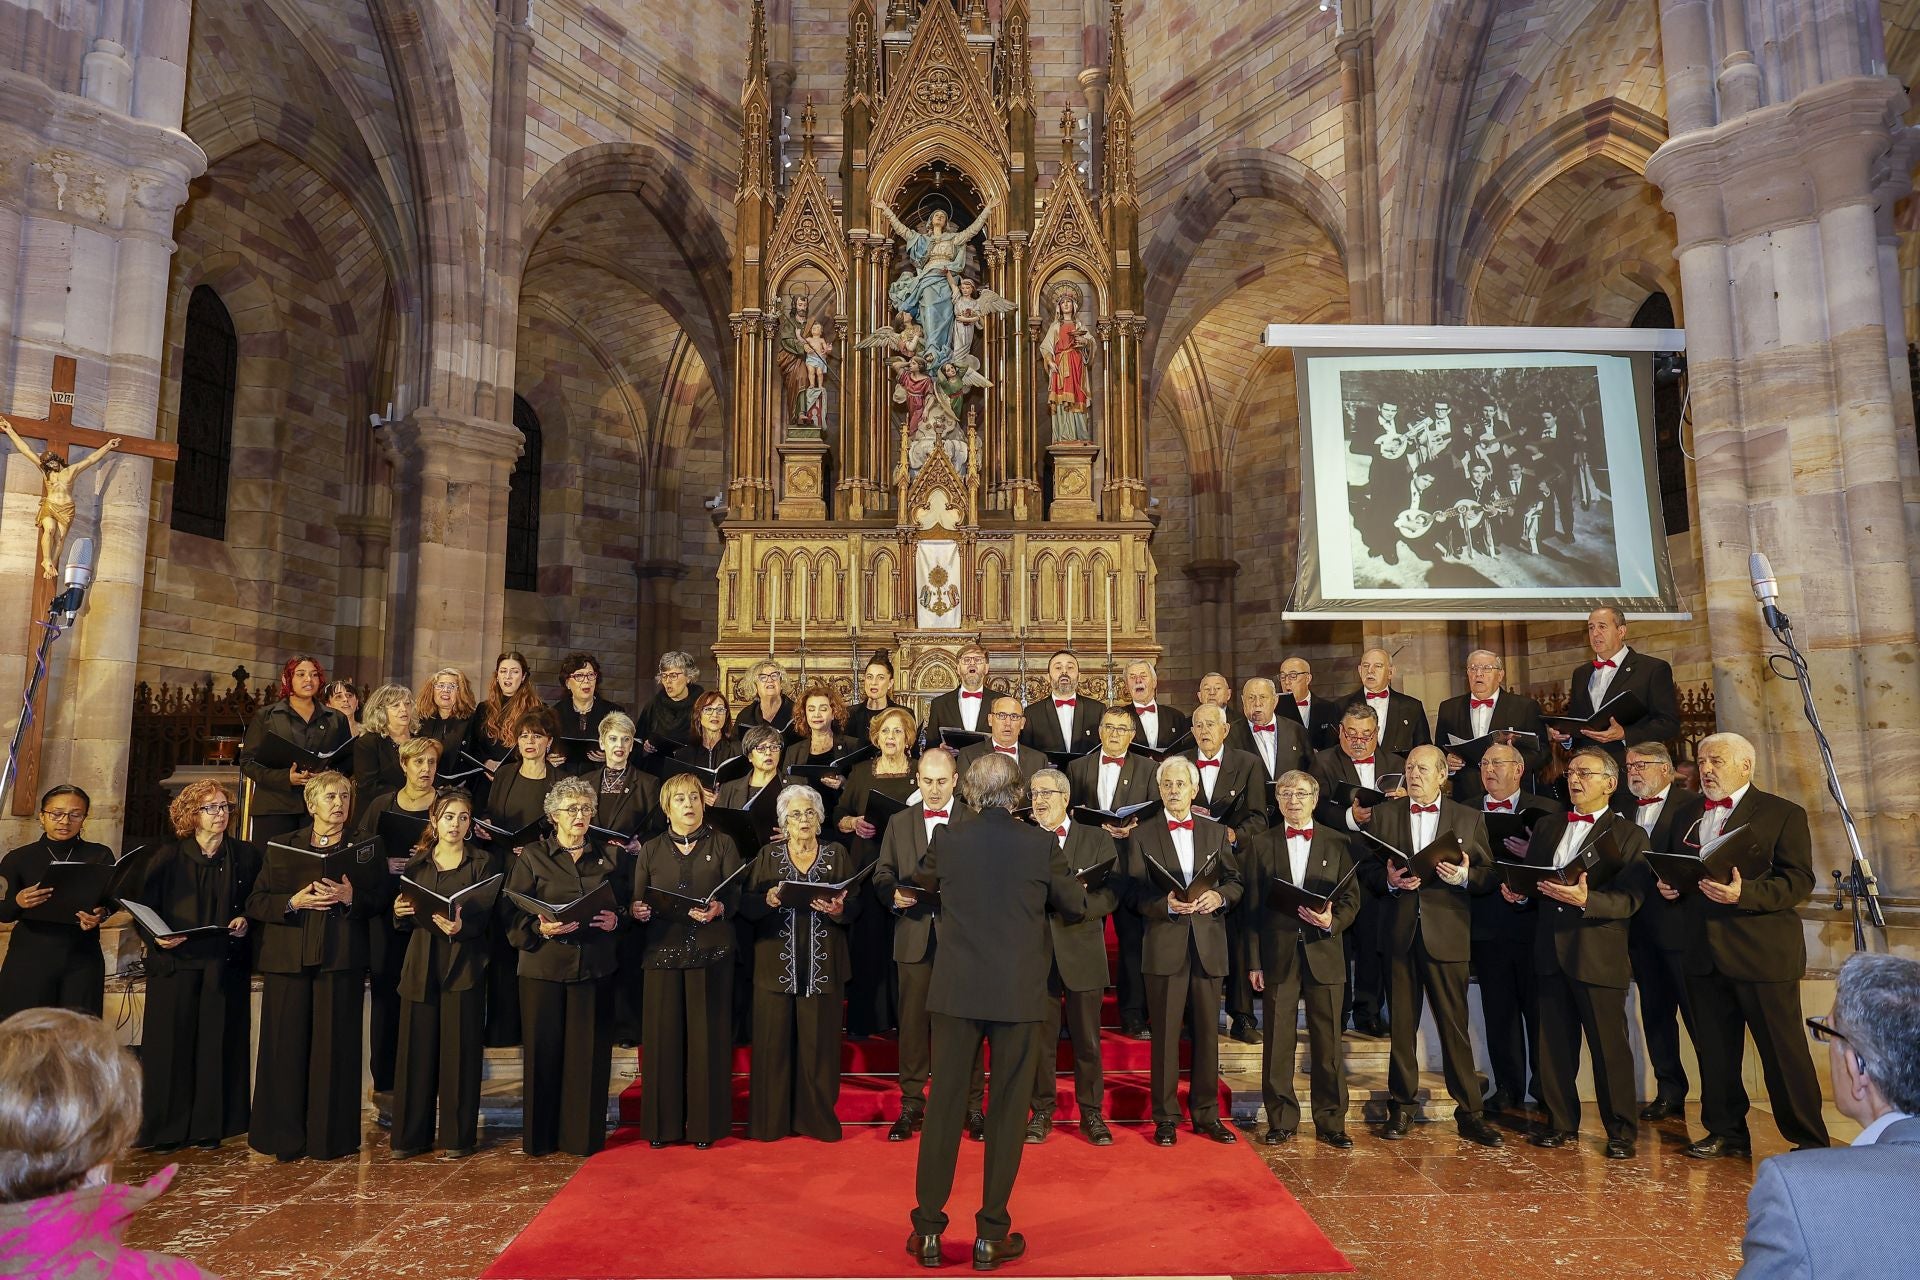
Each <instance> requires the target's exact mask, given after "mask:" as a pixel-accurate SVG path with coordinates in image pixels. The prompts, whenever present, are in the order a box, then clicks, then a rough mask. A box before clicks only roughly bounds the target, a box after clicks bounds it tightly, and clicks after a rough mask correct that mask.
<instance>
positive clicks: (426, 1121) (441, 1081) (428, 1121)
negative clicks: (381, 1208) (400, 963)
mask: <svg viewBox="0 0 1920 1280" xmlns="http://www.w3.org/2000/svg"><path fill="white" fill-rule="evenodd" d="M486 1008H487V989H486V987H485V986H483V985H480V984H478V983H476V984H475V985H474V986H472V987H469V988H468V989H467V990H465V991H436V992H435V993H434V994H433V996H432V998H431V999H428V1000H405V999H403V1000H401V1002H400V1048H399V1051H398V1054H397V1059H396V1066H395V1071H394V1081H393V1086H394V1088H393V1145H394V1147H395V1149H396V1150H400V1151H425V1150H426V1149H427V1148H429V1147H431V1146H433V1145H434V1134H435V1125H434V1116H435V1111H436V1104H437V1110H438V1113H439V1126H438V1132H439V1139H440V1145H441V1146H442V1147H444V1148H445V1149H446V1150H448V1151H462V1150H467V1149H470V1148H473V1147H477V1146H479V1145H480V1066H481V1056H482V1054H481V1043H480V1042H481V1041H482V1040H483V1039H484V1038H485V1036H484V1034H483V1033H484V1031H485V1025H486Z"/></svg>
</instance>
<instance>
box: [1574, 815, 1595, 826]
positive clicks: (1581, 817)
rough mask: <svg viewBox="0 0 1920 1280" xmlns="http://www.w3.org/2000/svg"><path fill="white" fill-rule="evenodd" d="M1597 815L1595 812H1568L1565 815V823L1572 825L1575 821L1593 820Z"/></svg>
mask: <svg viewBox="0 0 1920 1280" xmlns="http://www.w3.org/2000/svg"><path fill="white" fill-rule="evenodd" d="M1599 817H1600V815H1599V814H1597V813H1570V814H1568V815H1567V825H1568V826H1572V825H1573V824H1574V823H1576V822H1593V821H1596V820H1597V819H1598V818H1599Z"/></svg>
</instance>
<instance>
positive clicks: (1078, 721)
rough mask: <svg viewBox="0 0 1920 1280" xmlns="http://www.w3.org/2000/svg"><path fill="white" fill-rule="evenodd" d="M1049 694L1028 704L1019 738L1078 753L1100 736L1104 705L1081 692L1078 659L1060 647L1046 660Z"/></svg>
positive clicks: (1040, 746) (1038, 746)
mask: <svg viewBox="0 0 1920 1280" xmlns="http://www.w3.org/2000/svg"><path fill="white" fill-rule="evenodd" d="M1047 688H1048V694H1047V696H1046V697H1044V698H1036V699H1035V700H1034V701H1032V702H1030V703H1028V704H1027V727H1026V730H1025V731H1024V732H1023V733H1021V735H1020V741H1022V742H1024V743H1026V744H1027V745H1028V746H1030V747H1033V748H1035V749H1036V750H1040V751H1049V752H1056V753H1057V752H1065V753H1067V754H1070V755H1076V756H1077V755H1080V754H1081V753H1082V752H1085V751H1087V750H1089V749H1091V748H1092V746H1093V744H1094V741H1095V739H1097V738H1098V737H1099V736H1100V713H1101V712H1103V711H1105V710H1106V709H1107V704H1106V703H1104V702H1102V701H1100V699H1098V698H1090V697H1088V696H1087V695H1086V694H1083V693H1081V692H1080V659H1078V658H1076V657H1074V656H1073V653H1072V651H1071V650H1068V649H1062V650H1060V651H1059V652H1058V653H1056V654H1054V655H1053V657H1051V658H1049V659H1048V660H1047Z"/></svg>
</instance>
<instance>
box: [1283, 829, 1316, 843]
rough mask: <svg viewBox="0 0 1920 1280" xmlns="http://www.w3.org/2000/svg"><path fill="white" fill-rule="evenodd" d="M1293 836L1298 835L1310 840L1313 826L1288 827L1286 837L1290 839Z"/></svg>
mask: <svg viewBox="0 0 1920 1280" xmlns="http://www.w3.org/2000/svg"><path fill="white" fill-rule="evenodd" d="M1295 836H1298V837H1300V838H1301V839H1302V840H1311V839H1313V828H1312V827H1288V828H1287V839H1289V840H1291V839H1293V838H1294V837H1295Z"/></svg>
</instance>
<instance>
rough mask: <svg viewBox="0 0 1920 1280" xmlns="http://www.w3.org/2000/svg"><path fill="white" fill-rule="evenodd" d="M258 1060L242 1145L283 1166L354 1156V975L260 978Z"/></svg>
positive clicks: (357, 984)
mask: <svg viewBox="0 0 1920 1280" xmlns="http://www.w3.org/2000/svg"><path fill="white" fill-rule="evenodd" d="M260 978H261V985H262V988H263V989H262V992H261V996H260V1052H259V1056H258V1057H257V1058H256V1059H255V1062H254V1073H253V1115H252V1117H251V1122H252V1123H251V1127H250V1128H249V1129H248V1131H247V1145H248V1146H250V1147H252V1148H253V1149H254V1150H255V1151H259V1152H262V1153H264V1154H266V1155H270V1156H280V1157H282V1158H284V1159H298V1158H299V1157H301V1156H311V1157H312V1158H314V1159H315V1160H334V1159H337V1158H339V1157H340V1156H346V1155H352V1154H353V1153H354V1152H356V1151H358V1150H359V1149H360V1099H361V1090H360V1082H361V1074H360V1071H361V1068H360V1018H361V1009H362V1005H363V996H364V994H365V991H366V978H365V976H364V975H363V974H362V973H361V972H360V971H359V970H358V969H355V970H352V971H322V970H319V969H312V968H309V969H303V970H301V971H300V972H299V973H265V974H261V975H260Z"/></svg>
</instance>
